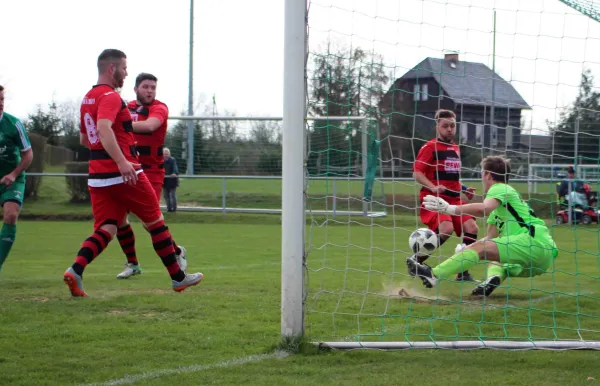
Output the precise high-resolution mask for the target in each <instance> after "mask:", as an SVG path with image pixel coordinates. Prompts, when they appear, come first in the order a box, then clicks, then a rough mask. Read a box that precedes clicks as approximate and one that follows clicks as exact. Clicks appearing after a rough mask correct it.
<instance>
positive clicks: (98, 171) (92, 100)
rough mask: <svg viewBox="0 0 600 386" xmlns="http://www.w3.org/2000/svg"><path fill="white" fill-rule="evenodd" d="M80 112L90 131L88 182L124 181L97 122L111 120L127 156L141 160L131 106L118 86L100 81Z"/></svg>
mask: <svg viewBox="0 0 600 386" xmlns="http://www.w3.org/2000/svg"><path fill="white" fill-rule="evenodd" d="M80 113H81V126H80V130H81V132H82V133H84V134H87V138H88V141H89V146H90V161H89V176H88V185H89V186H93V187H102V186H110V185H116V184H120V183H122V182H123V177H122V176H121V173H120V172H119V168H118V166H117V164H116V162H115V161H113V160H112V158H110V155H109V154H108V153H107V152H106V150H105V149H104V147H103V146H102V142H101V141H100V138H99V137H98V131H97V125H98V120H100V119H109V120H110V121H111V122H112V126H111V128H112V130H113V132H114V135H115V138H116V139H117V143H118V144H119V147H120V148H121V151H122V152H123V154H124V155H125V159H126V160H127V161H129V162H133V163H138V159H137V155H136V150H135V146H134V145H135V140H134V138H133V126H132V125H131V114H129V110H127V105H126V104H125V102H124V101H123V99H121V96H120V95H119V93H117V92H116V91H115V89H114V88H112V87H110V86H108V85H106V84H99V85H96V86H94V87H92V89H91V90H90V91H89V92H88V93H87V94H86V95H85V98H83V101H82V102H81V109H80ZM139 172H141V169H140V170H139Z"/></svg>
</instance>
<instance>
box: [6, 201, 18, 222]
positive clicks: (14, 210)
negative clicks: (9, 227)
mask: <svg viewBox="0 0 600 386" xmlns="http://www.w3.org/2000/svg"><path fill="white" fill-rule="evenodd" d="M19 209H20V206H19V204H17V203H15V202H7V203H5V204H4V208H3V212H4V213H3V216H2V218H3V221H4V223H5V224H16V223H17V218H18V217H19Z"/></svg>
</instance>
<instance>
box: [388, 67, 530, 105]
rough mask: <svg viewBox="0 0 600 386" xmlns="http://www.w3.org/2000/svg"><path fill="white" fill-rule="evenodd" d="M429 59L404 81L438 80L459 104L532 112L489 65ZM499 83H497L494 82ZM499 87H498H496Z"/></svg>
mask: <svg viewBox="0 0 600 386" xmlns="http://www.w3.org/2000/svg"><path fill="white" fill-rule="evenodd" d="M450 64H451V61H449V60H444V59H439V58H426V59H424V60H423V61H422V62H421V63H419V64H417V65H416V66H415V67H414V68H413V69H411V70H409V71H408V72H407V73H406V74H404V75H403V76H402V77H401V78H400V79H416V78H421V79H423V78H434V79H435V80H436V81H437V82H438V83H439V84H440V85H441V86H442V88H443V89H444V91H445V92H446V94H447V95H448V96H449V97H450V98H451V99H452V100H454V102H455V103H457V104H465V105H488V106H491V104H492V87H493V88H494V89H495V90H494V98H493V99H494V104H495V106H498V107H510V108H513V107H514V108H518V109H531V107H530V106H529V105H528V104H527V102H525V100H524V99H523V98H522V97H521V95H519V93H518V92H517V90H515V88H514V87H513V86H512V85H511V84H510V83H508V82H507V81H505V80H504V79H502V77H500V76H499V75H498V74H494V72H493V71H492V70H491V69H490V68H489V67H488V66H486V65H485V64H482V63H475V62H465V61H457V62H454V64H455V66H454V67H452V66H451V65H450ZM494 75H495V78H494ZM493 79H495V82H494V81H493ZM494 83H495V84H494Z"/></svg>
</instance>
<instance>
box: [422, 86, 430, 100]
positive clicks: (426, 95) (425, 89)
mask: <svg viewBox="0 0 600 386" xmlns="http://www.w3.org/2000/svg"><path fill="white" fill-rule="evenodd" d="M428 99H429V85H428V84H427V83H425V84H422V85H421V100H422V101H426V100H428Z"/></svg>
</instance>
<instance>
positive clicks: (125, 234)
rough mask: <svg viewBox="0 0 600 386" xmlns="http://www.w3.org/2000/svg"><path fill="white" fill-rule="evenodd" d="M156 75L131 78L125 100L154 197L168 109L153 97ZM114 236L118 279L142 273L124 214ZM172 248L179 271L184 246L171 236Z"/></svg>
mask: <svg viewBox="0 0 600 386" xmlns="http://www.w3.org/2000/svg"><path fill="white" fill-rule="evenodd" d="M157 81H158V79H157V78H156V77H155V76H154V75H152V74H147V73H141V74H139V75H138V76H137V77H136V78H135V87H134V91H135V95H136V100H134V101H131V102H129V103H128V104H127V108H128V109H129V112H130V113H131V118H132V121H133V123H132V125H133V133H134V137H135V141H136V150H137V153H138V158H139V160H140V162H141V164H142V169H143V170H144V174H146V176H147V177H148V180H149V181H150V184H151V185H152V188H153V189H154V193H155V194H156V199H157V200H158V201H160V196H161V193H162V189H163V184H164V181H165V169H164V158H163V145H164V143H165V136H166V135H167V118H168V116H169V109H168V107H167V105H166V104H164V103H162V102H160V101H159V100H157V99H156V83H157ZM117 239H118V240H119V244H120V245H121V249H122V250H123V253H125V256H126V257H127V263H126V264H125V269H124V270H123V271H122V272H121V273H119V274H118V275H117V278H118V279H127V278H129V277H131V276H134V275H139V274H141V273H142V268H141V266H140V264H139V262H138V259H137V253H136V250H135V235H134V233H133V230H132V229H131V225H130V224H129V221H128V220H127V218H125V220H124V221H123V222H122V223H121V224H119V229H118V231H117ZM171 241H172V243H173V247H174V248H175V257H176V259H177V263H179V266H180V267H181V269H182V270H183V271H185V269H186V267H187V259H186V250H185V248H184V247H182V246H179V245H177V244H176V243H175V241H174V240H171Z"/></svg>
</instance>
